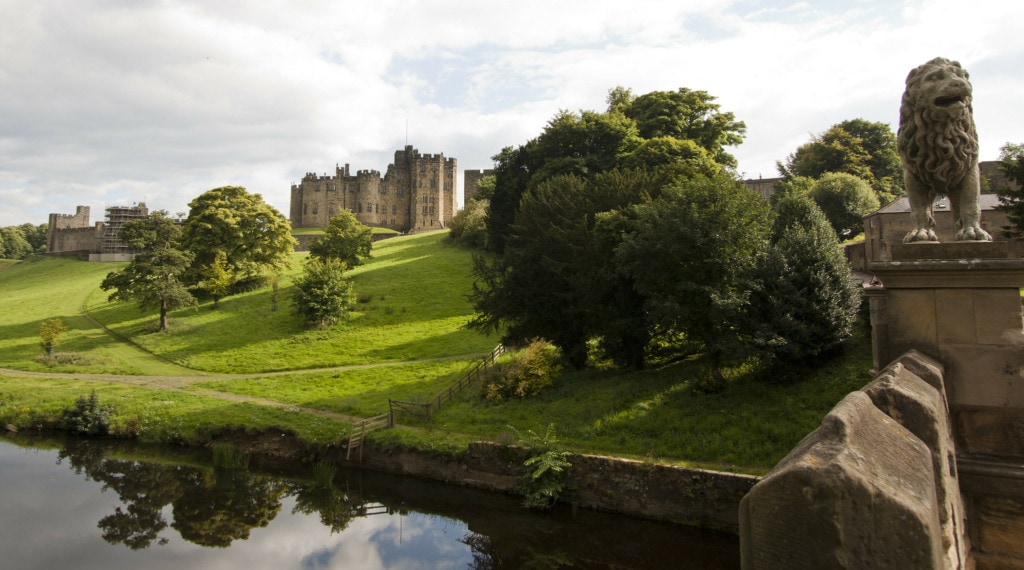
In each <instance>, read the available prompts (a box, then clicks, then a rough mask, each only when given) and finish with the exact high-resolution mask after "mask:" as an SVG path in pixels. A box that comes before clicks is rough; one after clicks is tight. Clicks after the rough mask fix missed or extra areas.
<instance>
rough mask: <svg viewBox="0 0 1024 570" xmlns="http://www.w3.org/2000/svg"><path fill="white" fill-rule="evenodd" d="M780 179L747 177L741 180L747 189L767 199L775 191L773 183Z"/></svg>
mask: <svg viewBox="0 0 1024 570" xmlns="http://www.w3.org/2000/svg"><path fill="white" fill-rule="evenodd" d="M780 180H782V179H781V178H762V177H760V176H758V177H757V178H748V179H746V180H744V181H743V185H744V186H746V187H747V190H750V191H751V192H753V193H755V194H757V195H758V196H760V197H762V198H764V199H765V200H768V199H769V198H771V197H772V194H774V193H775V184H776V183H777V182H779V181H780Z"/></svg>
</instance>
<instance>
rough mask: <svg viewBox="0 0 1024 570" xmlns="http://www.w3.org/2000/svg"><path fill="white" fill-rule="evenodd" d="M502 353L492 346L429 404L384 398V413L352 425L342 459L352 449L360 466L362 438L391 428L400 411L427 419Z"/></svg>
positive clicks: (350, 454) (501, 348)
mask: <svg viewBox="0 0 1024 570" xmlns="http://www.w3.org/2000/svg"><path fill="white" fill-rule="evenodd" d="M504 353H505V347H504V346H502V345H500V344H499V345H498V346H496V347H494V350H492V351H491V352H490V354H488V355H487V356H485V357H484V358H483V360H481V361H480V362H477V363H476V364H475V365H474V366H473V368H470V369H469V370H468V371H467V372H466V373H465V374H463V375H462V377H461V378H459V380H458V381H457V382H456V383H454V384H452V385H451V386H449V387H448V388H446V389H445V390H444V391H442V392H441V393H440V394H438V395H437V396H435V397H434V398H432V399H431V400H430V401H429V402H401V401H399V400H392V399H390V398H388V413H386V414H382V415H379V416H376V417H373V418H367V419H365V420H360V421H358V422H354V423H353V424H352V429H351V430H350V431H349V436H348V443H347V444H346V447H347V449H346V452H345V460H346V461H348V460H349V459H351V458H352V452H353V450H358V451H359V461H360V463H361V462H362V461H363V442H364V440H365V439H366V434H368V433H370V432H373V431H376V430H379V429H390V428H393V427H395V417H396V416H397V415H398V414H399V413H400V412H405V413H409V414H417V415H425V416H426V417H428V418H429V417H430V416H432V415H433V414H434V412H436V411H438V410H440V409H441V406H442V405H444V403H445V402H450V401H451V399H452V398H454V397H455V395H456V394H458V393H459V392H461V391H463V390H465V389H466V388H468V387H469V386H470V385H471V384H473V383H474V382H476V381H478V380H479V379H480V376H482V375H483V371H484V370H486V369H487V368H488V367H490V366H493V365H494V361H495V360H497V359H498V357H499V356H501V355H502V354H504Z"/></svg>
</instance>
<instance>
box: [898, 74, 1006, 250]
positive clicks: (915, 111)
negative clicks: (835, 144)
mask: <svg viewBox="0 0 1024 570" xmlns="http://www.w3.org/2000/svg"><path fill="white" fill-rule="evenodd" d="M971 96H972V88H971V82H970V78H969V77H968V74H967V71H966V70H964V68H963V67H961V66H960V64H959V63H958V62H956V61H950V60H948V59H945V58H941V57H937V58H935V59H933V60H931V61H929V62H928V63H925V64H924V65H920V66H918V67H916V68H914V69H913V70H912V71H911V72H910V74H909V75H907V82H906V89H905V90H904V91H903V99H902V101H901V102H900V128H899V131H898V132H897V135H896V141H897V144H896V148H897V152H898V153H899V155H900V162H902V163H903V181H904V183H905V185H906V188H907V196H908V197H909V198H910V213H911V218H912V219H913V222H914V227H913V229H911V231H910V232H908V233H907V235H906V237H904V238H903V241H904V242H905V243H910V242H916V241H937V240H938V238H937V237H936V235H935V231H934V229H935V218H934V217H933V215H932V208H933V205H934V203H935V197H936V196H937V195H947V196H949V204H950V210H951V211H952V212H953V218H954V219H956V222H957V228H958V230H957V232H956V239H957V241H960V240H977V241H992V236H990V235H989V234H988V232H986V231H985V230H984V229H982V227H981V210H980V208H979V196H980V195H981V183H980V181H981V174H980V172H979V170H978V132H977V130H976V129H975V127H974V111H973V107H972V105H971Z"/></svg>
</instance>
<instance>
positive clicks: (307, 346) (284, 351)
mask: <svg viewBox="0 0 1024 570" xmlns="http://www.w3.org/2000/svg"><path fill="white" fill-rule="evenodd" d="M444 235H445V234H443V233H439V232H435V233H431V234H420V235H415V236H408V237H402V238H394V239H391V240H385V241H382V242H378V243H377V244H376V245H375V247H374V254H373V255H374V257H373V259H371V260H369V261H368V262H366V263H364V265H362V266H359V267H357V268H355V269H353V270H352V271H350V272H349V273H348V275H349V276H351V277H352V278H353V281H354V284H355V292H356V294H357V295H359V296H360V297H362V298H364V299H369V300H368V301H367V302H363V303H359V304H358V305H357V306H356V310H355V312H354V313H353V315H352V316H351V318H350V319H349V320H347V321H345V322H342V323H341V324H339V325H337V326H335V327H332V328H331V329H328V330H322V331H321V330H306V329H305V328H303V327H302V324H301V323H300V322H299V320H298V319H297V318H296V317H295V316H293V315H292V314H291V312H290V299H291V293H292V287H291V285H292V279H293V278H295V277H296V276H298V275H299V274H300V271H301V261H302V260H303V259H304V258H305V254H296V256H295V263H294V264H293V267H292V269H291V270H290V271H289V272H288V273H286V274H285V275H284V276H283V277H282V278H281V281H280V294H279V303H278V310H277V311H273V310H272V301H271V295H272V293H271V291H270V289H263V290H260V291H254V292H251V293H246V294H242V295H235V296H232V297H229V298H227V299H224V300H222V301H221V302H220V307H219V308H217V309H213V308H212V303H210V302H206V303H204V304H202V305H201V306H200V307H199V309H198V310H193V309H186V310H182V311H177V312H175V313H173V314H172V315H171V323H170V330H169V331H168V332H167V333H158V332H156V328H155V324H156V323H155V320H154V316H153V315H152V314H146V315H139V314H138V311H137V310H135V309H134V308H133V307H131V306H127V305H123V304H111V303H108V302H107V301H106V300H105V297H104V296H103V295H101V294H98V293H94V294H93V295H92V296H91V298H90V299H89V312H90V314H92V315H93V316H95V317H96V318H97V319H98V320H99V321H101V322H103V323H105V324H107V326H109V327H110V328H111V329H112V330H114V331H116V332H117V333H118V334H120V335H123V336H125V337H130V338H132V339H133V341H135V342H137V343H138V344H139V345H141V346H142V347H144V348H145V349H146V350H149V351H152V352H153V353H155V354H158V355H160V356H162V357H164V358H166V359H168V360H171V361H173V362H176V363H178V364H181V365H182V366H187V367H189V368H193V369H196V370H205V371H211V372H220V373H259V372H268V371H275V370H298V369H309V368H326V367H336V366H351V365H360V364H372V363H381V362H399V361H408V360H419V359H426V358H438V357H452V356H460V355H475V354H480V353H486V352H487V351H489V350H491V349H492V348H493V347H494V345H495V344H496V342H497V341H496V340H495V339H494V338H488V337H485V336H483V335H480V334H477V333H475V332H472V331H469V330H466V329H465V328H463V325H465V323H466V322H467V321H468V320H469V318H470V317H471V316H472V306H471V305H470V303H469V301H468V300H467V299H466V293H468V291H469V287H470V264H469V254H468V253H467V252H466V251H464V250H460V249H457V248H453V247H445V246H443V245H441V244H440V243H439V242H440V240H441V238H442V237H443V236H444Z"/></svg>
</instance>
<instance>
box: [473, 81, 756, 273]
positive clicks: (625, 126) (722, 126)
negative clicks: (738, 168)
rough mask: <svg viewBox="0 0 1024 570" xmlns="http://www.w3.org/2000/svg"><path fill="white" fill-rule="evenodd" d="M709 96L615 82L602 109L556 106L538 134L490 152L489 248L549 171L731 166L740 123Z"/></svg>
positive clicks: (502, 238)
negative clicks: (642, 90) (644, 90)
mask: <svg viewBox="0 0 1024 570" xmlns="http://www.w3.org/2000/svg"><path fill="white" fill-rule="evenodd" d="M714 99H715V98H714V97H712V96H711V95H709V94H708V93H707V92H705V91H693V90H690V89H679V90H677V91H655V92H652V93H648V94H646V95H641V96H639V97H637V96H634V95H633V93H632V92H631V91H630V90H629V89H625V88H622V87H617V88H615V89H613V90H611V91H610V92H609V94H608V99H607V101H608V105H609V106H608V110H607V111H605V112H603V113H599V112H595V111H580V112H576V113H574V112H569V111H564V110H563V111H559V113H558V114H556V115H555V116H554V117H553V118H552V119H551V120H550V121H549V122H548V124H547V125H546V126H545V128H544V131H543V132H542V133H541V134H540V135H539V136H538V137H537V138H535V139H532V140H530V141H529V142H527V143H526V144H525V145H522V146H519V147H517V148H511V147H509V148H506V149H504V150H503V151H502V152H501V153H499V154H498V155H495V156H494V157H493V158H494V161H495V186H494V193H493V196H492V197H491V204H490V209H489V211H488V216H487V230H488V240H487V241H488V247H489V248H490V249H491V250H492V251H495V252H497V253H501V252H503V251H504V248H505V243H506V240H507V239H508V237H509V234H510V231H511V230H510V228H511V225H512V223H513V221H514V220H515V219H516V214H517V213H518V211H519V207H520V202H521V200H522V199H523V197H524V196H525V194H526V193H527V192H528V191H530V190H531V189H532V188H535V187H537V186H538V185H540V184H541V183H543V182H544V181H545V180H548V179H550V178H553V177H555V176H563V175H571V176H577V177H579V178H583V179H591V178H593V177H594V176H597V175H599V174H601V173H603V172H609V171H612V170H615V169H617V168H632V169H661V168H670V169H674V170H675V172H676V173H677V174H678V175H680V176H682V175H684V171H685V172H688V173H690V174H692V173H700V174H705V175H713V174H714V173H715V172H716V171H717V170H719V169H720V168H723V167H725V168H732V167H734V166H735V165H736V160H735V158H733V157H732V155H730V154H729V153H728V152H726V151H725V148H726V147H728V146H731V145H736V144H739V143H740V142H742V140H743V134H744V132H745V129H746V126H745V125H744V124H743V122H742V121H736V120H735V117H734V116H733V114H732V113H726V112H722V111H720V109H719V106H718V104H716V103H714Z"/></svg>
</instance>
